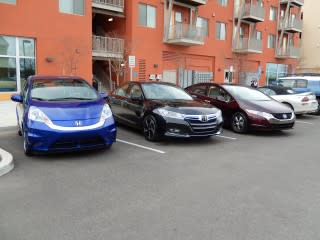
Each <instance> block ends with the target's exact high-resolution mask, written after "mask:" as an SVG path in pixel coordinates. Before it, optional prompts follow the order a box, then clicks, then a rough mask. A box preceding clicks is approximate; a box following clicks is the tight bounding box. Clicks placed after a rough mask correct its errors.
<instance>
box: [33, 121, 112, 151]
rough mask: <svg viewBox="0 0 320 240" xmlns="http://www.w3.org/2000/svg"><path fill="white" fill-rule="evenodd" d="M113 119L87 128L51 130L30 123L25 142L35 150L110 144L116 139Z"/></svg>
mask: <svg viewBox="0 0 320 240" xmlns="http://www.w3.org/2000/svg"><path fill="white" fill-rule="evenodd" d="M116 134H117V131H116V127H115V123H114V120H113V119H107V120H106V121H105V123H104V124H103V125H102V126H100V127H99V128H95V129H87V130H79V131H77V130H73V131H61V130H53V129H50V128H49V127H47V126H46V125H45V124H43V123H36V124H32V125H31V126H30V127H29V128H28V130H27V142H28V144H29V146H30V149H31V150H32V151H36V152H69V151H78V150H89V149H96V148H103V147H107V146H110V145H111V144H112V143H113V142H114V141H115V139H116Z"/></svg>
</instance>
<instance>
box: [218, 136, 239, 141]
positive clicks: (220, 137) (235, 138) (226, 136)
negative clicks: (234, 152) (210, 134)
mask: <svg viewBox="0 0 320 240" xmlns="http://www.w3.org/2000/svg"><path fill="white" fill-rule="evenodd" d="M216 137H220V138H226V139H231V140H237V139H236V138H233V137H227V136H221V135H217V136H216Z"/></svg>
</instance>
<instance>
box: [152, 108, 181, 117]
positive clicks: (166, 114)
mask: <svg viewBox="0 0 320 240" xmlns="http://www.w3.org/2000/svg"><path fill="white" fill-rule="evenodd" d="M154 112H155V113H158V114H160V115H161V116H163V117H170V118H178V119H184V115H183V114H181V113H177V112H172V111H168V110H166V109H164V108H158V109H155V110H154Z"/></svg>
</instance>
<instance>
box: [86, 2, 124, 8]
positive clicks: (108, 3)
mask: <svg viewBox="0 0 320 240" xmlns="http://www.w3.org/2000/svg"><path fill="white" fill-rule="evenodd" d="M92 2H93V3H97V4H101V5H106V6H113V7H119V8H124V0H92Z"/></svg>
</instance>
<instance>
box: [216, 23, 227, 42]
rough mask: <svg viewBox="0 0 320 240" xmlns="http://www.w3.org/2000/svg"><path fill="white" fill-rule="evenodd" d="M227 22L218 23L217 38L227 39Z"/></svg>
mask: <svg viewBox="0 0 320 240" xmlns="http://www.w3.org/2000/svg"><path fill="white" fill-rule="evenodd" d="M226 32H227V24H226V23H222V22H217V23H216V38H217V39H218V40H226V37H227V36H226Z"/></svg>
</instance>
